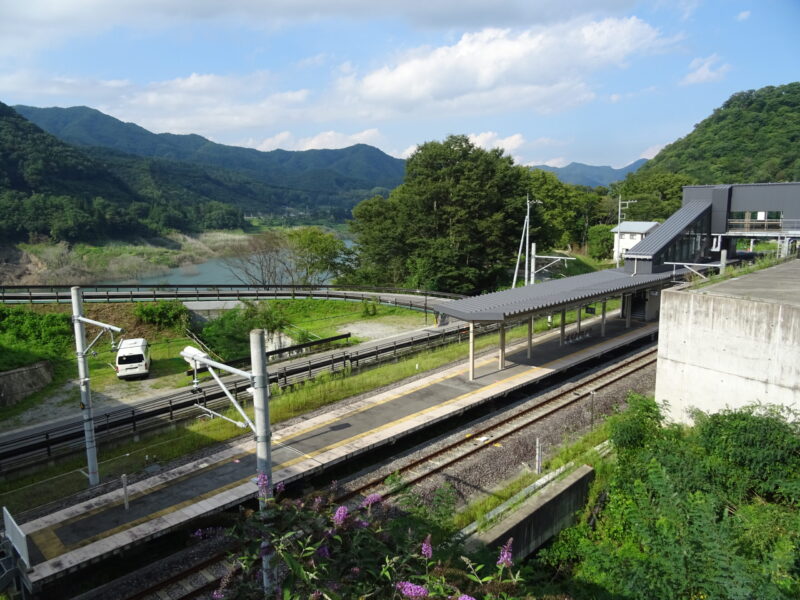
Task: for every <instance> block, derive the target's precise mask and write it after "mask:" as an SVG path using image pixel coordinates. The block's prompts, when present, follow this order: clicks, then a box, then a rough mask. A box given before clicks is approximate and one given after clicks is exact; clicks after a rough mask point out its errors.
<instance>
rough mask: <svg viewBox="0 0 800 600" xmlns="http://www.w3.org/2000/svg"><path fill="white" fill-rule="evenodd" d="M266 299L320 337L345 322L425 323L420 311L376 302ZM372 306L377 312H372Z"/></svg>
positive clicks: (294, 322)
mask: <svg viewBox="0 0 800 600" xmlns="http://www.w3.org/2000/svg"><path fill="white" fill-rule="evenodd" d="M267 302H269V303H270V305H271V306H275V307H277V308H279V309H280V310H281V311H282V312H283V313H284V314H285V315H286V318H287V319H288V320H289V322H290V323H291V324H292V326H294V327H297V328H298V329H304V330H306V331H308V332H311V333H312V334H313V335H314V336H316V337H319V338H326V337H332V336H335V335H339V333H340V330H341V329H343V328H345V326H347V325H349V324H351V323H355V322H360V321H380V322H386V323H387V324H391V325H402V326H407V327H410V328H411V327H414V328H416V327H423V325H424V323H425V315H424V314H423V313H422V312H421V311H418V310H411V309H408V308H402V307H399V306H387V305H384V304H377V303H374V302H347V301H344V302H343V301H341V300H313V299H297V300H268V301H267ZM373 310H374V314H371V313H372V311H373ZM289 333H291V332H289ZM356 341H357V340H356Z"/></svg>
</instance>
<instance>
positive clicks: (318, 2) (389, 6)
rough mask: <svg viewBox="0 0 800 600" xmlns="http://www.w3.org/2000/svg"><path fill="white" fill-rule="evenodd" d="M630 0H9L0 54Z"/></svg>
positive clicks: (591, 9)
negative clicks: (199, 31) (204, 26)
mask: <svg viewBox="0 0 800 600" xmlns="http://www.w3.org/2000/svg"><path fill="white" fill-rule="evenodd" d="M635 4H636V3H635V1H634V0H571V1H570V2H567V3H565V2H562V1H561V0H504V2H502V3H494V2H486V1H485V0H437V1H435V2H431V1H430V0H405V1H404V2H375V0H337V1H336V2H332V1H331V0H226V1H225V2H219V0H192V1H187V0H114V1H113V2H110V1H108V0H69V1H65V0H26V1H25V2H21V1H16V0H8V1H6V2H3V3H1V4H0V54H4V53H6V54H9V55H14V54H15V53H14V50H15V49H16V55H17V56H19V53H20V51H21V50H24V49H30V48H48V47H50V48H52V46H53V44H55V43H58V42H59V41H60V40H63V39H67V38H70V37H80V36H82V35H86V34H93V33H99V32H106V31H109V30H111V29H113V28H114V27H117V26H125V27H137V28H146V29H149V30H156V29H159V28H161V27H165V26H170V25H175V24H185V23H195V22H203V23H212V22H213V23H214V24H215V26H225V25H226V24H239V25H240V24H245V25H247V26H249V27H253V28H263V29H272V28H275V27H279V26H281V25H282V24H285V23H292V22H307V21H311V20H320V19H329V18H330V19H336V18H346V19H352V20H358V21H361V20H365V19H375V18H379V19H401V20H405V21H407V22H410V23H412V24H414V25H417V26H423V27H441V28H447V29H449V28H475V27H486V26H501V27H502V26H519V25H520V24H526V25H532V24H542V23H552V22H556V21H563V20H567V19H571V18H575V17H579V16H589V15H599V14H605V15H607V14H620V13H621V12H622V11H625V10H627V9H630V8H631V7H633V6H635Z"/></svg>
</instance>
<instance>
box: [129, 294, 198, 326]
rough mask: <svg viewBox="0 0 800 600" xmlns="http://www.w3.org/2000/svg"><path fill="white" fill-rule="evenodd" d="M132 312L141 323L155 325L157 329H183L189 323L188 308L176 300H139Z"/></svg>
mask: <svg viewBox="0 0 800 600" xmlns="http://www.w3.org/2000/svg"><path fill="white" fill-rule="evenodd" d="M133 314H134V315H135V316H136V318H137V319H138V320H139V321H140V322H141V323H146V324H147V325H155V326H156V327H158V328H159V329H176V330H183V329H185V328H186V327H187V326H188V325H189V309H188V308H186V307H185V306H184V305H183V303H182V302H179V301H178V300H159V301H158V302H140V303H138V304H137V305H136V308H134V309H133Z"/></svg>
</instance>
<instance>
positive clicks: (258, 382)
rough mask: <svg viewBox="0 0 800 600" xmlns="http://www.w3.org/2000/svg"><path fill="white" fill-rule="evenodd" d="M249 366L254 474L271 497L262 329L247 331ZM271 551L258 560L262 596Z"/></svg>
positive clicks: (267, 591) (268, 589)
mask: <svg viewBox="0 0 800 600" xmlns="http://www.w3.org/2000/svg"><path fill="white" fill-rule="evenodd" d="M250 363H251V365H252V369H253V382H252V385H253V408H254V412H255V415H254V416H255V419H254V420H255V426H256V432H255V433H256V473H257V475H258V477H259V479H261V478H264V479H265V480H266V481H267V482H268V483H267V486H266V490H265V491H266V494H267V495H271V494H272V483H273V482H272V449H271V448H270V446H271V444H272V431H271V430H270V426H269V380H268V379H267V355H266V348H265V344H264V330H263V329H253V330H252V331H251V332H250ZM258 504H259V508H261V509H262V510H263V509H264V508H265V507H266V504H267V497H266V496H262V495H261V493H259V498H258ZM270 557H271V553H270V552H264V553H263V556H262V557H261V574H262V578H263V581H262V583H263V586H264V592H265V594H270V593H271V591H272V581H271V580H270V575H271V573H270Z"/></svg>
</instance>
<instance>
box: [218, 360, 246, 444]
mask: <svg viewBox="0 0 800 600" xmlns="http://www.w3.org/2000/svg"><path fill="white" fill-rule="evenodd" d="M208 372H209V373H211V376H212V377H213V378H214V381H216V382H217V385H219V387H220V389H222V391H223V392H224V394H225V395H226V396H227V397H228V400H230V401H231V403H233V405H234V406H235V407H236V410H237V411H239V414H240V415H242V418H243V419H244V420H245V422H246V423H247V425H248V426H249V427H250V429H252V430H253V433H255V432H256V426H255V425H254V424H253V422H252V421H251V420H250V417H248V416H247V413H245V412H244V410H243V409H242V407H241V406H239V403H238V402H237V401H236V398H234V397H233V394H231V392H230V390H228V388H227V387H226V386H225V384H224V383H222V380H221V379H220V378H219V375H217V373H216V371H214V369H212V368H211V367H210V366H209V368H208ZM247 378H248V379H249V380H250V383H251V384H252V382H253V376H252V375H250V374H249V373H248V374H247Z"/></svg>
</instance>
